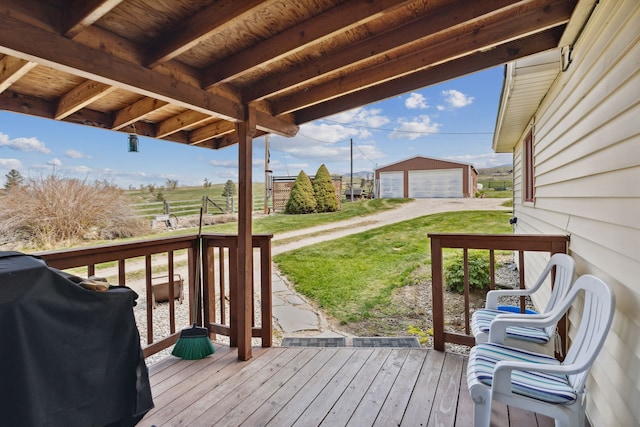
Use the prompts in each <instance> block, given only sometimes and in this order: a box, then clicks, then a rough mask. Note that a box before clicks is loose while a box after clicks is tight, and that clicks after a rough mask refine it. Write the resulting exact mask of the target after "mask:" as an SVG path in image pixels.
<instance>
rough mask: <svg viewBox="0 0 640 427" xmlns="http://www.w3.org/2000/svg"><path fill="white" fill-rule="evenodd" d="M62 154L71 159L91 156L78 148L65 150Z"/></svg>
mask: <svg viewBox="0 0 640 427" xmlns="http://www.w3.org/2000/svg"><path fill="white" fill-rule="evenodd" d="M64 155H65V156H67V157H69V158H71V159H84V158H87V159H90V158H91V156H87V155H86V154H84V153H82V152H81V151H78V150H67V151H65V152H64Z"/></svg>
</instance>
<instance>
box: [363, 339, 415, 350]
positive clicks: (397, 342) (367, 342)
mask: <svg viewBox="0 0 640 427" xmlns="http://www.w3.org/2000/svg"><path fill="white" fill-rule="evenodd" d="M353 346H354V347H410V348H420V342H418V338H417V337H355V338H353Z"/></svg>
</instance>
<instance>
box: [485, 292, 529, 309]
mask: <svg viewBox="0 0 640 427" xmlns="http://www.w3.org/2000/svg"><path fill="white" fill-rule="evenodd" d="M532 293H533V289H498V290H493V291H489V292H487V300H486V303H485V308H491V309H493V310H497V309H498V298H501V297H507V296H516V297H519V296H527V295H531V294H532Z"/></svg>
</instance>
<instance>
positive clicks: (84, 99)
mask: <svg viewBox="0 0 640 427" xmlns="http://www.w3.org/2000/svg"><path fill="white" fill-rule="evenodd" d="M114 90H115V88H114V87H113V86H110V85H108V84H104V83H99V82H94V81H93V80H87V81H85V82H84V83H82V84H80V85H78V86H76V87H75V88H73V89H71V90H70V91H69V92H67V93H66V94H65V95H63V96H62V97H60V99H59V100H58V105H57V107H56V113H55V115H54V117H53V118H54V119H56V120H62V119H64V118H65V117H67V116H68V115H70V114H73V113H75V112H76V111H78V110H80V109H82V108H84V107H86V106H87V105H89V104H91V103H92V102H93V101H95V100H96V99H99V98H101V97H103V96H105V95H106V94H108V93H110V92H113V91H114Z"/></svg>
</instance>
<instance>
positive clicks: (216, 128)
mask: <svg viewBox="0 0 640 427" xmlns="http://www.w3.org/2000/svg"><path fill="white" fill-rule="evenodd" d="M235 129H236V128H235V126H234V124H233V123H231V122H227V121H224V120H220V121H217V122H215V123H211V124H209V125H206V126H202V127H201V128H198V129H194V130H192V131H191V132H189V143H190V144H191V145H201V144H202V143H203V142H204V141H207V140H211V139H214V138H219V137H220V136H223V135H227V134H229V133H232V132H234V131H235Z"/></svg>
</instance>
